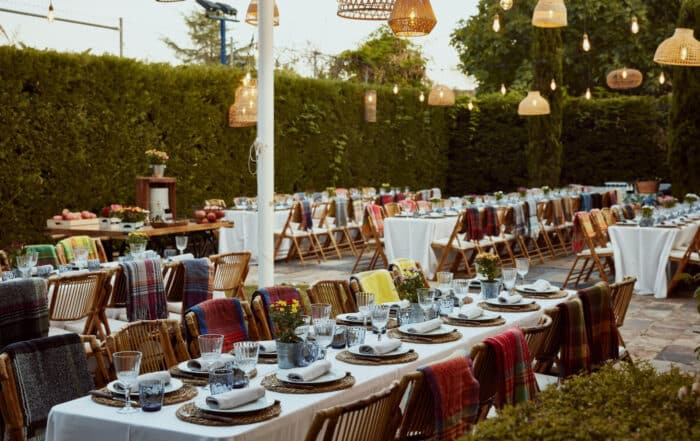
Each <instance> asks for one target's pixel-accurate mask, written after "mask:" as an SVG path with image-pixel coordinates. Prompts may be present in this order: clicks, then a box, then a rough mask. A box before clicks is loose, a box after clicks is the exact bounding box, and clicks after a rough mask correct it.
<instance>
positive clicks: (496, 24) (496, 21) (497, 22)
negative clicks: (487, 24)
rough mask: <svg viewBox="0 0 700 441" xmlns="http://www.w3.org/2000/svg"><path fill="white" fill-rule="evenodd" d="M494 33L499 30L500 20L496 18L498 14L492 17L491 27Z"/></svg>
mask: <svg viewBox="0 0 700 441" xmlns="http://www.w3.org/2000/svg"><path fill="white" fill-rule="evenodd" d="M491 28H492V29H493V31H494V32H498V31H500V30H501V19H500V18H499V17H498V14H496V15H494V16H493V26H491Z"/></svg>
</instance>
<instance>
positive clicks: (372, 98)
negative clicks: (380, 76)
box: [365, 89, 377, 123]
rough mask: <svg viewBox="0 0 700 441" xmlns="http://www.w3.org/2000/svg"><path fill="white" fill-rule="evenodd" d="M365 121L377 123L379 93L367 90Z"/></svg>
mask: <svg viewBox="0 0 700 441" xmlns="http://www.w3.org/2000/svg"><path fill="white" fill-rule="evenodd" d="M365 121H366V122H369V123H374V122H377V91H376V90H374V89H370V90H365Z"/></svg>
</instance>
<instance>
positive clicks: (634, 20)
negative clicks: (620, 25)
mask: <svg viewBox="0 0 700 441" xmlns="http://www.w3.org/2000/svg"><path fill="white" fill-rule="evenodd" d="M630 31H632V33H633V34H636V33H638V32H639V22H638V21H637V17H632V24H631V25H630Z"/></svg>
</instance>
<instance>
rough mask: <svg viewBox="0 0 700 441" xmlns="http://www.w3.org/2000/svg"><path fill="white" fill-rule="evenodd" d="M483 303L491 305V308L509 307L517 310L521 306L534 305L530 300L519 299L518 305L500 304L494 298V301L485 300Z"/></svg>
mask: <svg viewBox="0 0 700 441" xmlns="http://www.w3.org/2000/svg"><path fill="white" fill-rule="evenodd" d="M485 301H486V303H488V304H489V305H493V306H505V307H506V308H509V307H513V308H518V307H521V306H528V305H531V304H533V303H535V301H534V300H530V299H521V300H520V301H519V302H518V303H501V302H499V301H498V298H495V299H486V300H485Z"/></svg>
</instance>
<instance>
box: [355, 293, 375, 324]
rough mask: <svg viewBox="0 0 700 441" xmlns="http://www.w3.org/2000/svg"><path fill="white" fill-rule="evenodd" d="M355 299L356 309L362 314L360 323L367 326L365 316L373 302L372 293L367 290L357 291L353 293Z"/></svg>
mask: <svg viewBox="0 0 700 441" xmlns="http://www.w3.org/2000/svg"><path fill="white" fill-rule="evenodd" d="M355 300H356V301H357V309H358V311H359V312H360V314H362V324H363V325H364V326H367V316H368V315H369V310H370V308H371V307H372V305H373V304H374V294H372V293H369V292H358V293H357V294H356V295H355Z"/></svg>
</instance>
